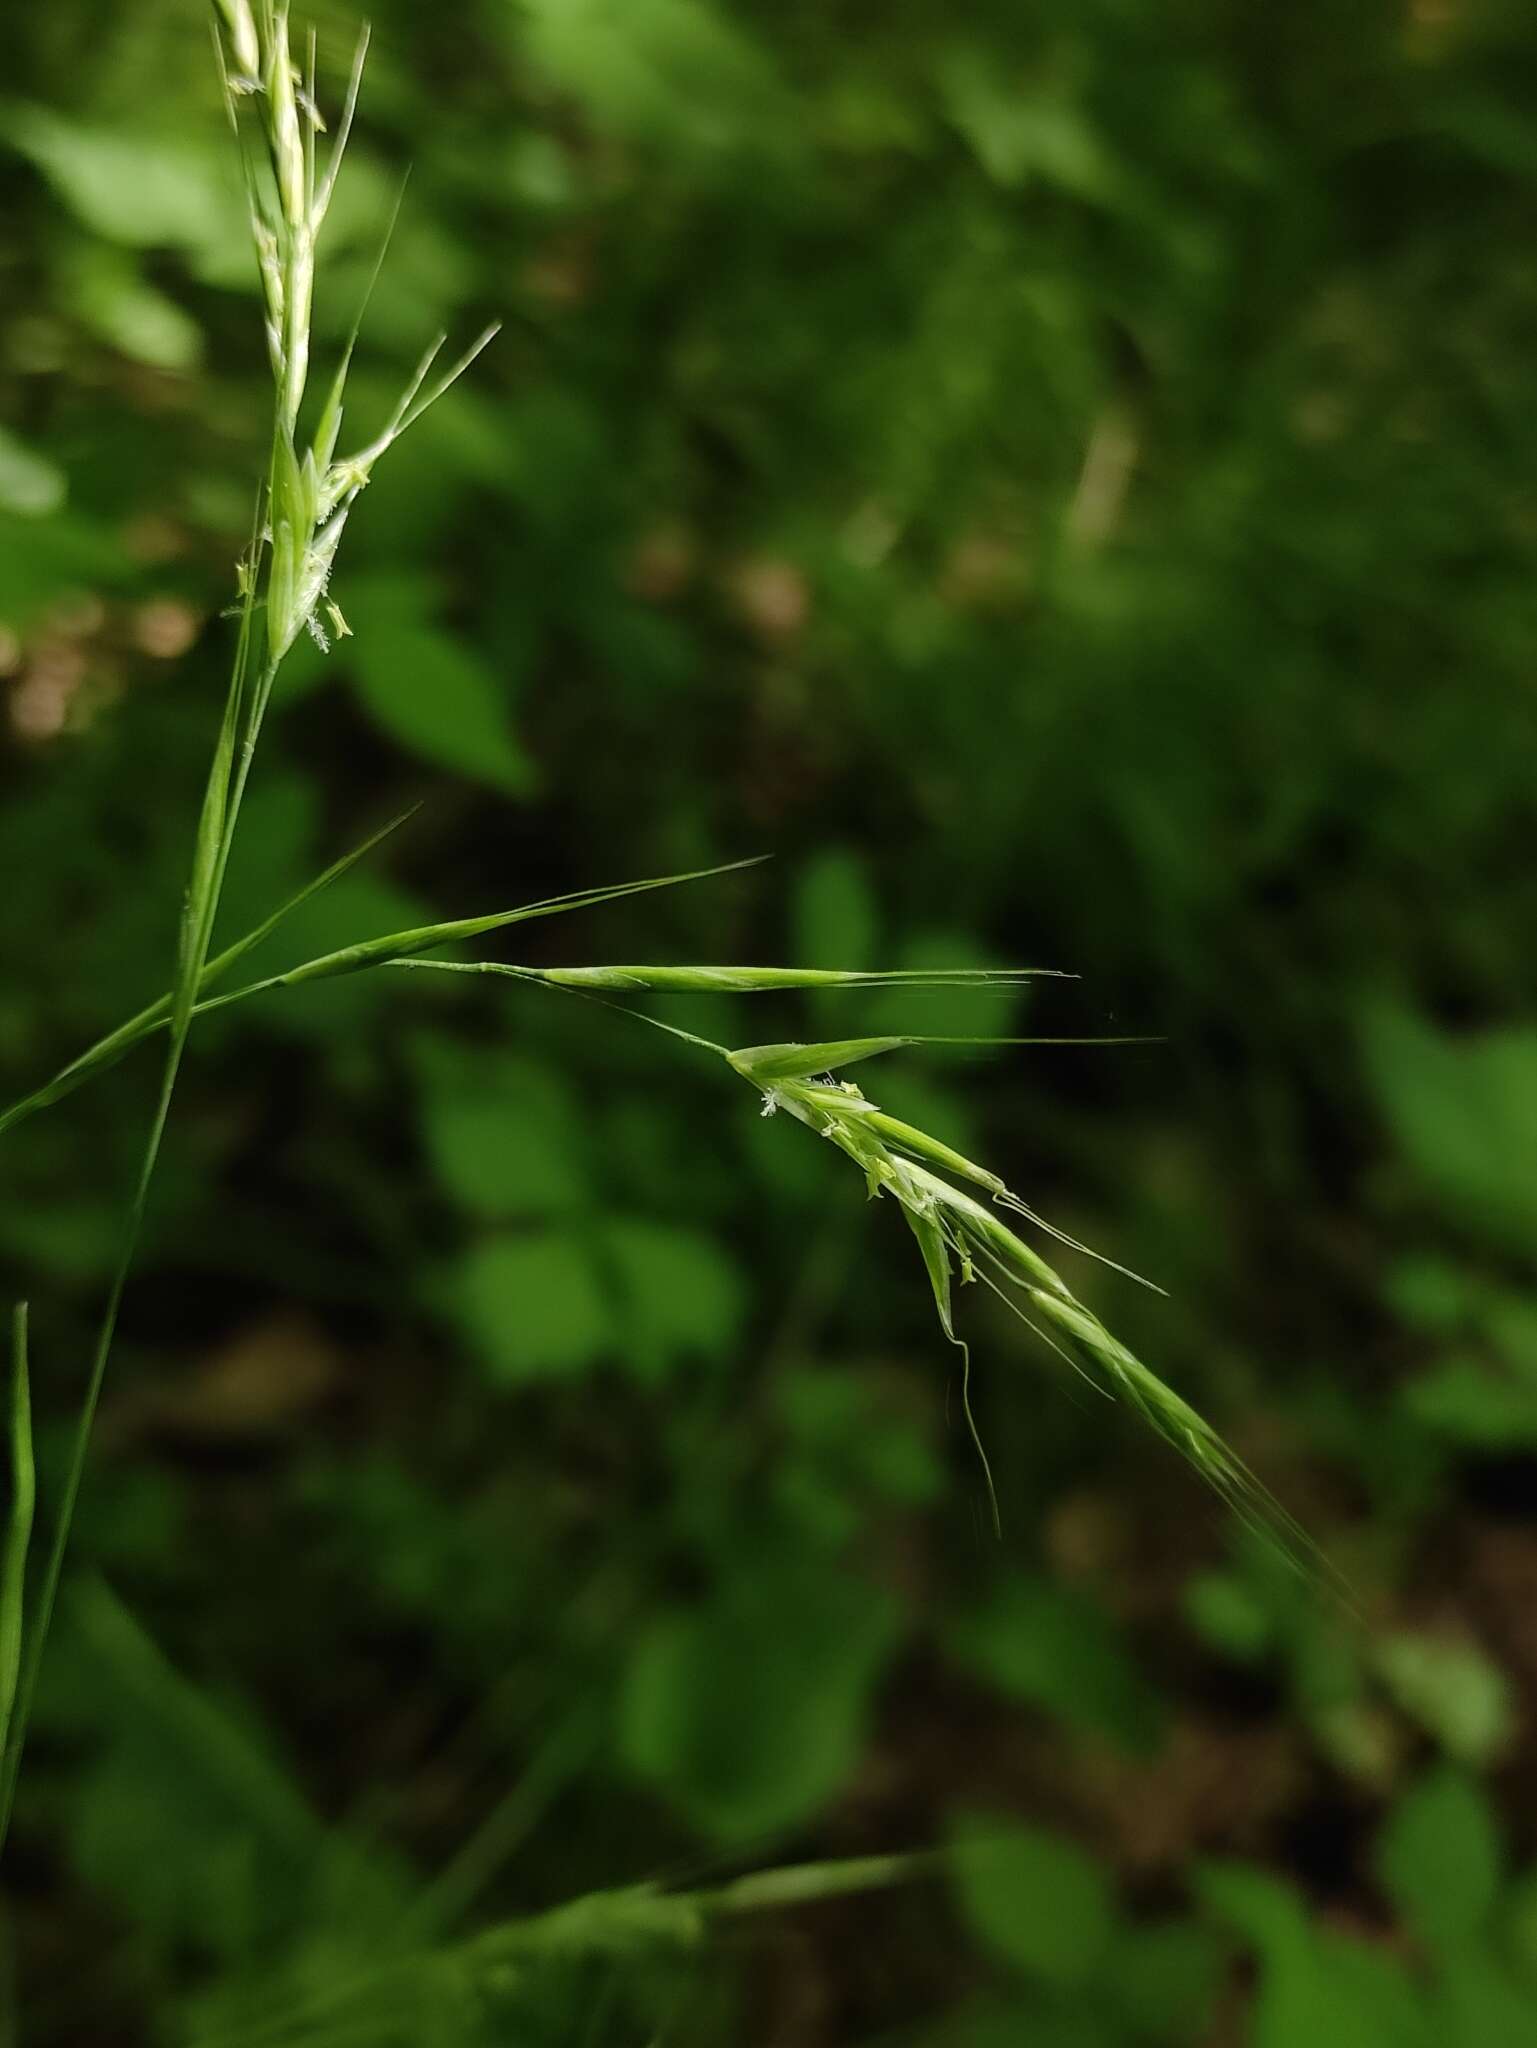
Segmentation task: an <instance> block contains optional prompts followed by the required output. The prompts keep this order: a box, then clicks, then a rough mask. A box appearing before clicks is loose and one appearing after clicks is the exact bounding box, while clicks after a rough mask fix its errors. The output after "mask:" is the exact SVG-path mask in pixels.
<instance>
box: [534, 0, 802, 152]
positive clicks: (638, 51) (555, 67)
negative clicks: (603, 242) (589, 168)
mask: <svg viewBox="0 0 1537 2048" xmlns="http://www.w3.org/2000/svg"><path fill="white" fill-rule="evenodd" d="M520 26H521V28H522V32H523V37H524V39H526V46H527V49H528V53H529V55H530V56H531V57H532V59H533V62H534V63H535V65H536V66H537V67H538V68H539V69H540V70H541V71H543V72H544V73H545V75H546V76H547V77H548V78H550V79H551V80H552V81H553V82H554V83H556V84H557V85H560V86H562V87H563V88H564V89H565V90H566V91H567V92H569V93H571V94H572V95H573V96H574V97H575V98H576V99H577V100H578V101H579V102H580V103H581V104H582V105H583V106H584V107H586V108H587V110H588V111H589V113H590V114H591V115H592V117H593V118H595V119H596V120H599V121H601V122H602V124H603V125H604V126H605V127H607V128H611V129H612V130H614V131H616V132H617V133H619V134H621V135H624V134H628V135H632V136H635V137H637V138H641V139H644V140H646V141H649V142H654V143H657V144H660V145H662V146H664V147H666V148H667V149H668V150H669V151H670V152H673V153H677V154H692V153H696V152H705V153H714V152H716V151H732V150H739V149H741V148H742V147H743V146H744V145H751V144H753V143H754V142H759V143H776V144H777V143H779V142H780V141H781V132H782V130H785V129H788V128H789V127H790V126H791V124H793V119H794V109H793V107H792V106H788V105H787V104H786V95H785V93H784V90H783V88H782V87H781V85H780V84H779V81H778V80H777V78H776V77H775V75H774V72H773V69H772V67H771V66H770V64H769V62H768V59H767V57H766V56H765V55H764V53H763V52H762V51H761V50H760V49H759V48H758V47H757V45H756V44H754V43H753V42H752V41H750V40H749V38H748V36H747V35H746V33H745V32H744V30H743V29H742V27H741V26H740V25H739V23H738V22H737V21H735V20H734V19H733V18H732V10H731V9H730V8H728V7H720V6H713V5H711V4H709V0H526V4H525V6H524V7H523V9H522V10H521V14H520Z"/></svg>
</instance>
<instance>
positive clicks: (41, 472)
mask: <svg viewBox="0 0 1537 2048" xmlns="http://www.w3.org/2000/svg"><path fill="white" fill-rule="evenodd" d="M65 489H66V486H65V481H64V472H63V470H62V469H60V468H59V466H58V464H57V463H56V462H51V461H50V460H49V459H48V457H47V456H46V455H39V454H38V452H37V450H36V449H35V448H29V447H28V446H27V444H26V442H25V441H20V440H18V439H17V437H16V436H15V435H14V434H13V433H11V431H10V430H9V428H7V427H0V511H5V512H15V513H19V514H20V515H21V516H22V517H23V518H25V519H46V518H47V517H48V515H49V513H51V512H57V511H58V509H59V507H60V506H61V505H62V504H63V503H64V495H65Z"/></svg>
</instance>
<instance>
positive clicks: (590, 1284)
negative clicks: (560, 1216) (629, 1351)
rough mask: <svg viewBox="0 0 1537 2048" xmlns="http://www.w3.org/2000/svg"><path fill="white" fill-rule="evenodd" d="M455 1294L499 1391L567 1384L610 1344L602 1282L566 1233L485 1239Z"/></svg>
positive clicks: (462, 1270)
mask: <svg viewBox="0 0 1537 2048" xmlns="http://www.w3.org/2000/svg"><path fill="white" fill-rule="evenodd" d="M455 1291H456V1297H457V1299H458V1302H459V1305H460V1310H461V1313H462V1315H463V1317H464V1321H465V1324H466V1326H467V1328H468V1329H469V1332H470V1335H471V1337H472V1338H473V1339H474V1341H475V1343H476V1345H477V1347H478V1348H479V1350H480V1353H481V1355H482V1357H483V1358H484V1359H485V1362H486V1367H487V1370H488V1371H489V1373H490V1374H491V1377H492V1378H493V1379H494V1380H497V1381H499V1382H500V1383H501V1384H502V1385H504V1386H514V1385H518V1384H521V1383H522V1382H525V1381H532V1380H544V1379H568V1378H570V1377H572V1376H573V1375H575V1374H578V1373H580V1372H582V1371H583V1370H585V1368H587V1367H588V1366H590V1365H594V1364H595V1363H596V1362H597V1360H598V1359H599V1358H600V1357H601V1356H602V1355H603V1354H604V1353H605V1352H606V1351H607V1350H608V1349H609V1348H610V1347H611V1345H612V1343H613V1337H614V1330H613V1323H612V1319H611V1316H610V1313H609V1307H608V1302H607V1299H606V1297H605V1293H604V1288H603V1278H602V1274H601V1272H600V1271H599V1270H598V1268H597V1267H596V1266H595V1265H594V1263H593V1260H592V1258H591V1256H590V1254H589V1253H588V1251H587V1250H586V1248H585V1246H584V1245H583V1244H582V1243H581V1241H580V1239H578V1238H576V1237H574V1236H572V1235H571V1234H569V1233H568V1232H565V1231H559V1230H533V1231H527V1232H519V1233H518V1234H516V1235H514V1234H511V1233H509V1234H507V1235H505V1236H500V1237H489V1238H486V1239H484V1240H483V1241H482V1242H481V1243H480V1244H478V1245H476V1246H475V1247H474V1249H473V1250H472V1251H471V1252H470V1253H469V1254H468V1255H467V1256H466V1258H465V1259H464V1260H463V1261H462V1262H461V1264H460V1265H459V1267H458V1269H457V1272H456V1275H455Z"/></svg>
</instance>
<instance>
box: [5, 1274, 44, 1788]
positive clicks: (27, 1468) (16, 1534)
mask: <svg viewBox="0 0 1537 2048" xmlns="http://www.w3.org/2000/svg"><path fill="white" fill-rule="evenodd" d="M8 1434H9V1437H10V1444H11V1505H10V1511H9V1513H8V1515H7V1517H6V1524H5V1547H4V1552H3V1555H0V1755H3V1754H4V1751H5V1745H6V1743H7V1742H8V1740H9V1738H10V1728H11V1715H12V1711H13V1709H14V1708H15V1705H16V1686H17V1680H18V1679H19V1677H20V1674H21V1637H22V1620H23V1616H24V1613H25V1593H26V1577H27V1551H28V1549H29V1548H30V1546H31V1542H32V1510H33V1507H34V1505H35V1502H36V1499H37V1476H36V1469H35V1467H34V1464H33V1458H32V1393H31V1387H30V1385H29V1382H28V1376H27V1304H26V1303H25V1302H24V1301H23V1302H18V1303H17V1305H16V1309H15V1312H14V1314H13V1316H12V1320H11V1398H10V1404H9V1416H8Z"/></svg>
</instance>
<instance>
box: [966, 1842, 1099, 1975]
mask: <svg viewBox="0 0 1537 2048" xmlns="http://www.w3.org/2000/svg"><path fill="white" fill-rule="evenodd" d="M952 1869H953V1874H954V1883H955V1887H956V1890H957V1893H958V1895H959V1899H960V1904H961V1908H962V1910H963V1912H964V1913H965V1916H966V1918H967V1920H968V1921H969V1922H970V1924H971V1926H972V1927H973V1928H974V1929H975V1931H976V1933H977V1935H978V1936H979V1938H980V1939H981V1940H982V1941H983V1942H984V1943H985V1945H986V1946H987V1947H988V1948H989V1949H991V1950H992V1951H993V1952H994V1953H995V1954H997V1955H999V1956H1001V1957H1002V1958H1003V1959H1004V1960H1005V1961H1007V1962H1010V1963H1012V1964H1014V1965H1015V1966H1016V1968H1018V1969H1020V1970H1023V1971H1024V1972H1025V1973H1026V1975H1027V1976H1030V1977H1033V1978H1035V1979H1037V1980H1038V1981H1039V1982H1041V1983H1043V1984H1051V1985H1056V1986H1059V1987H1060V1988H1062V1989H1064V1990H1076V1989H1078V1988H1079V1987H1082V1986H1085V1985H1087V1984H1088V1983H1089V1982H1090V1980H1091V1978H1092V1976H1093V1973H1094V1971H1095V1969H1096V1967H1097V1966H1098V1965H1099V1963H1100V1962H1101V1961H1102V1960H1103V1958H1104V1956H1105V1952H1106V1950H1107V1949H1108V1948H1109V1945H1110V1940H1111V1936H1112V1934H1113V1932H1114V1928H1115V1920H1116V1909H1115V1901H1114V1897H1113V1894H1112V1891H1111V1886H1110V1880H1109V1878H1108V1876H1107V1875H1106V1873H1105V1872H1104V1871H1103V1870H1102V1869H1101V1868H1100V1866H1099V1865H1098V1864H1097V1863H1096V1862H1095V1861H1094V1860H1093V1858H1092V1857H1091V1856H1089V1855H1088V1854H1087V1852H1086V1851H1085V1850H1083V1849H1081V1848H1079V1846H1078V1844H1077V1843H1076V1842H1072V1841H1069V1840H1068V1838H1067V1837H1066V1836H1065V1835H1058V1834H1054V1833H1051V1832H1049V1831H1048V1830H1047V1829H1045V1828H1035V1827H1021V1826H1018V1825H1014V1826H1009V1827H1006V1828H999V1827H997V1826H996V1825H994V1824H991V1823H988V1822H985V1821H982V1820H979V1819H977V1818H975V1817H972V1818H963V1819H962V1821H961V1822H960V1825H959V1830H958V1840H957V1846H956V1853H955V1856H954V1860H953V1864H952Z"/></svg>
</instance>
